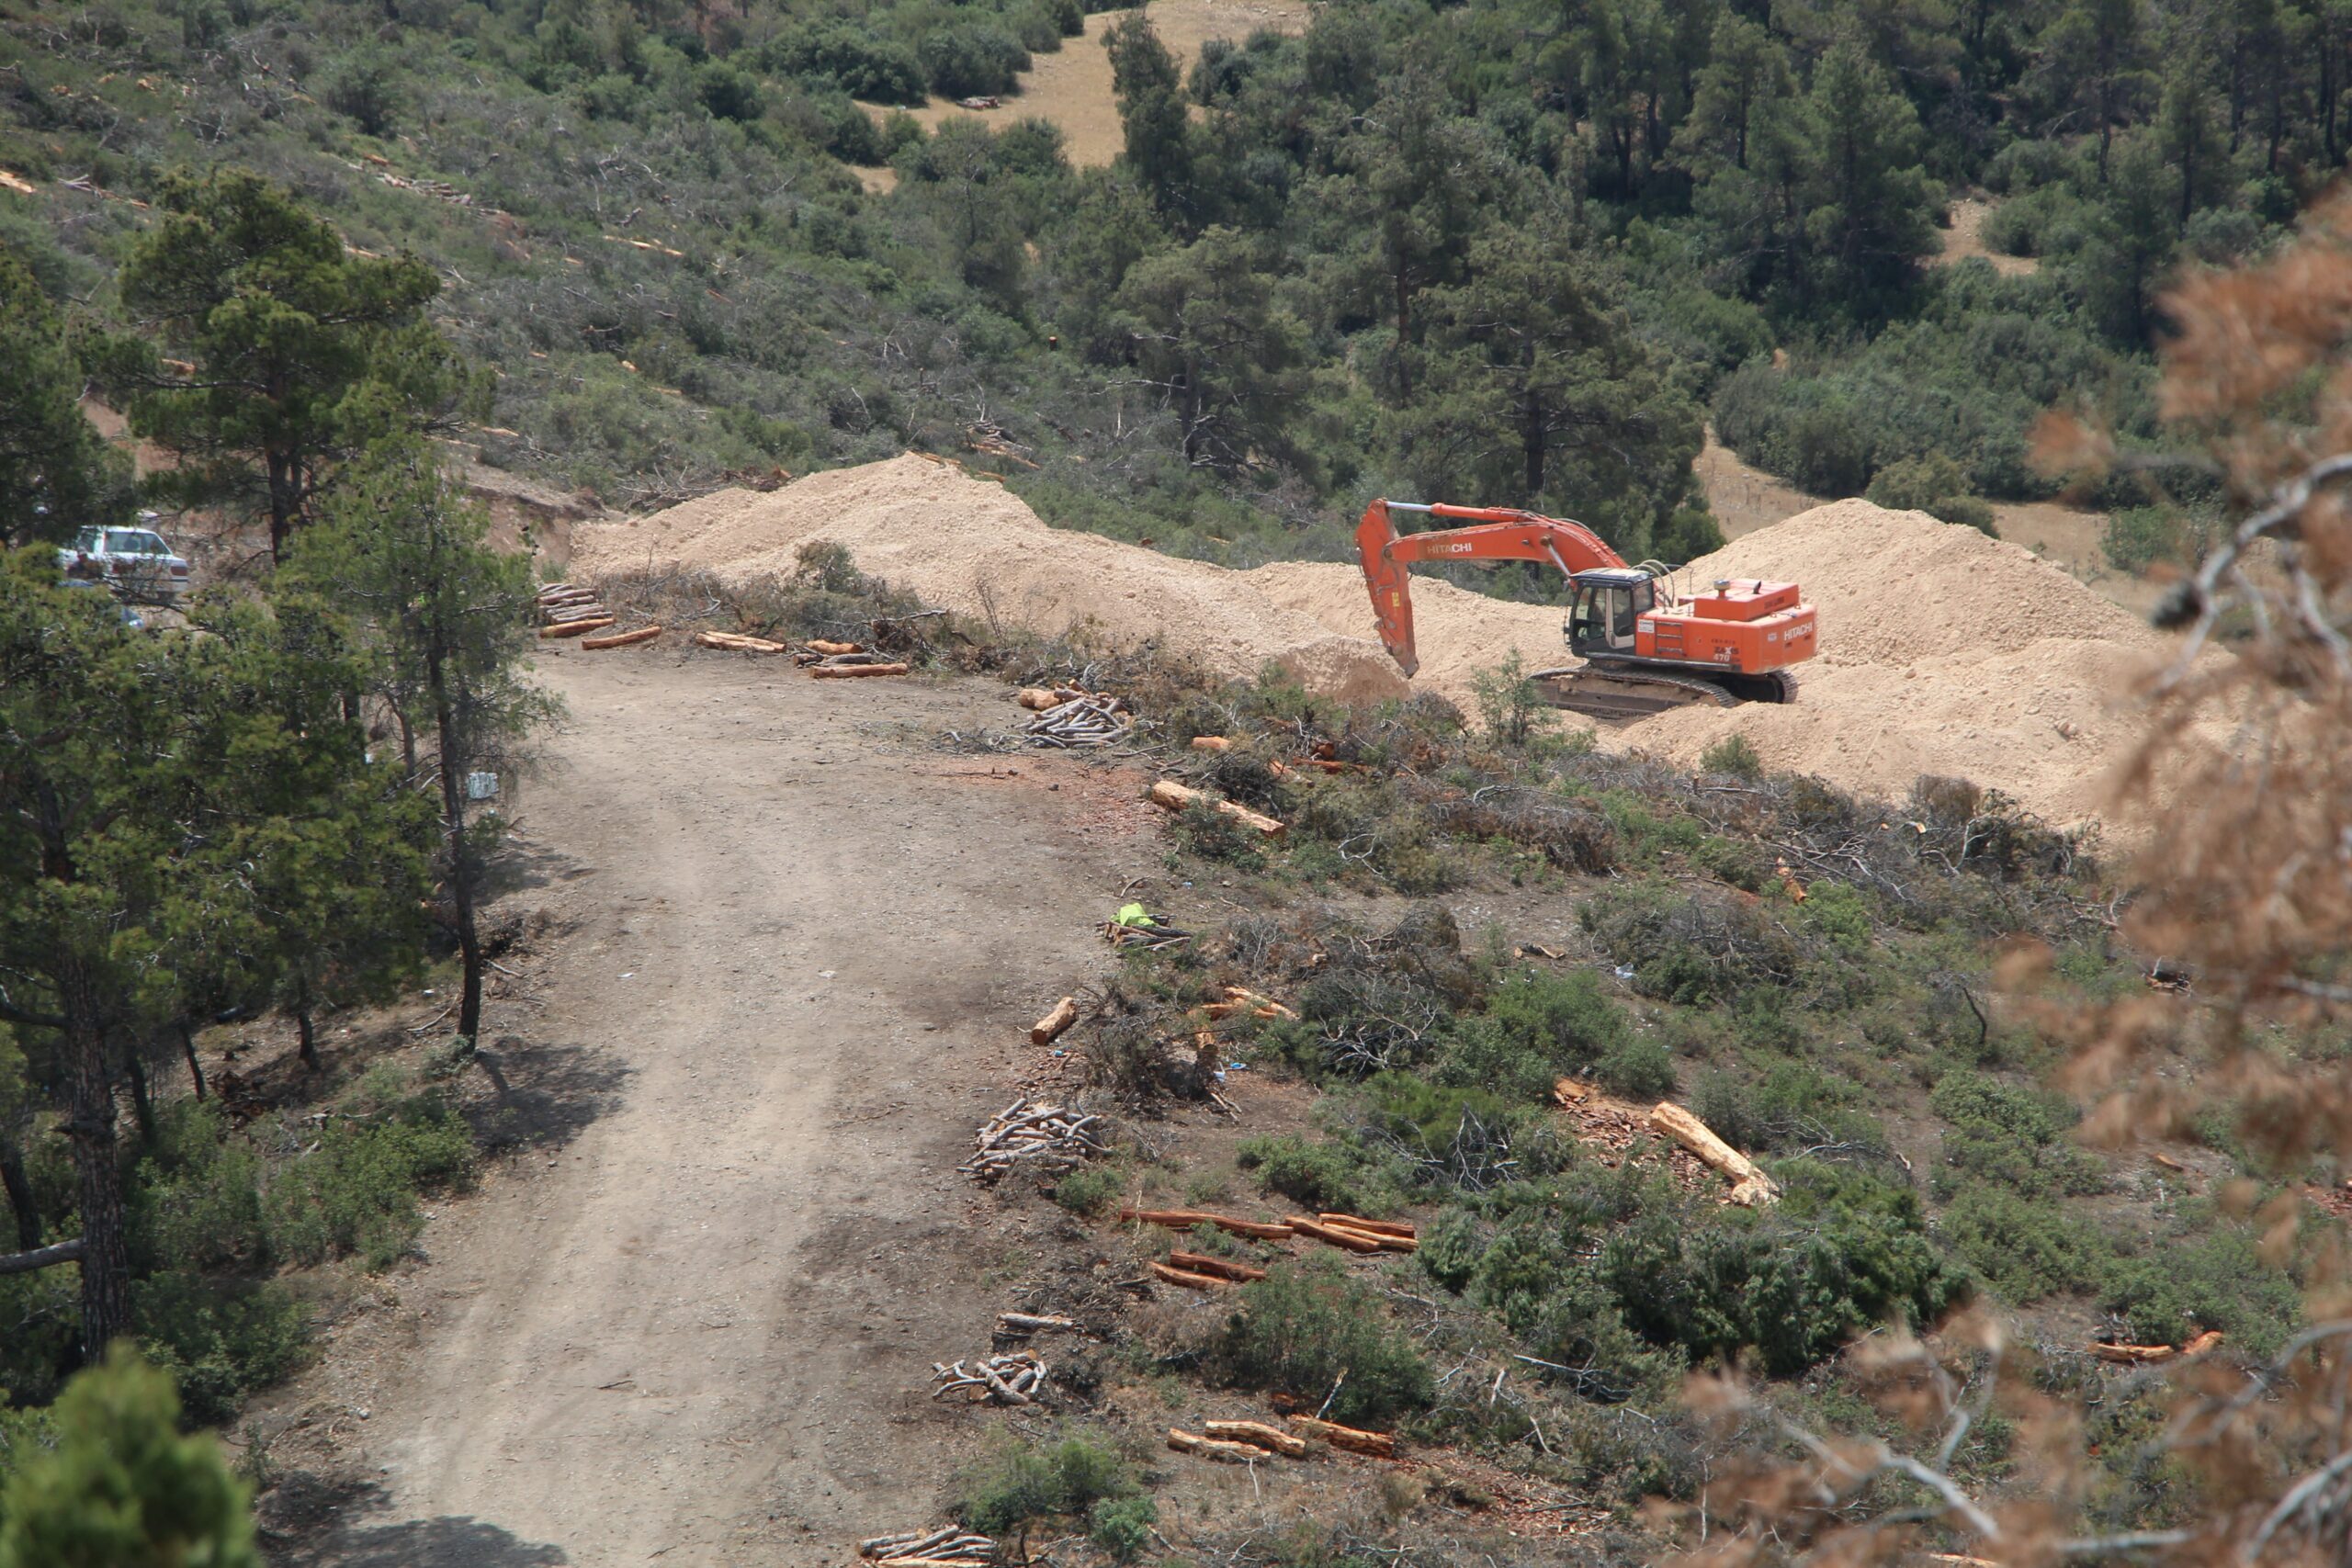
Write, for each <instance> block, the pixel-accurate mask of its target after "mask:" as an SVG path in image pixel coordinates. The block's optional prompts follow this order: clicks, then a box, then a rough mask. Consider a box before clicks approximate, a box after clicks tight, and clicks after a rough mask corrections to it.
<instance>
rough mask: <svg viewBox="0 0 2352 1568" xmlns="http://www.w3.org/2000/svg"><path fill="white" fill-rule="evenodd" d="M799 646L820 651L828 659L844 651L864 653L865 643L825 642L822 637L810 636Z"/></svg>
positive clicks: (837, 656) (812, 650) (838, 655)
mask: <svg viewBox="0 0 2352 1568" xmlns="http://www.w3.org/2000/svg"><path fill="white" fill-rule="evenodd" d="M800 646H801V647H803V648H805V649H808V650H809V652H811V653H821V654H823V655H824V656H825V657H826V658H828V659H836V658H839V657H840V656H841V655H842V654H844V653H864V652H865V644H863V643H855V642H827V641H826V640H825V639H824V638H823V637H810V638H809V640H808V641H807V642H805V643H802V644H801V645H800Z"/></svg>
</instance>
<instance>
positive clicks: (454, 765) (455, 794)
mask: <svg viewBox="0 0 2352 1568" xmlns="http://www.w3.org/2000/svg"><path fill="white" fill-rule="evenodd" d="M430 666H431V670H432V679H433V686H434V690H435V704H434V719H435V725H436V727H437V728H438V729H439V731H440V740H441V757H440V765H441V826H442V831H443V832H444V833H445V834H446V835H447V838H448V840H449V901H450V903H451V904H452V905H453V906H454V907H455V908H456V910H457V916H458V961H459V963H460V964H462V965H463V967H464V971H465V977H464V979H463V981H462V982H461V985H462V989H461V990H460V991H459V993H458V1033H459V1034H461V1035H463V1036H465V1037H466V1038H467V1039H469V1040H471V1039H473V1038H474V1036H475V1035H476V1034H477V1033H478V1032H480V1031H481V969H482V963H481V935H480V934H479V933H478V932H477V931H475V929H474V872H473V865H472V863H471V861H470V860H469V858H468V856H467V854H466V795H465V787H464V782H463V781H462V780H461V779H460V778H459V777H458V768H459V766H460V765H461V762H462V759H461V758H460V757H459V756H458V717H457V713H456V710H455V709H454V708H453V707H452V706H451V705H450V703H449V699H448V696H447V694H446V693H444V692H442V690H441V660H440V656H439V655H438V654H437V653H435V655H434V656H433V657H432V659H431V660H430Z"/></svg>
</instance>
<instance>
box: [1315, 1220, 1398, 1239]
mask: <svg viewBox="0 0 2352 1568" xmlns="http://www.w3.org/2000/svg"><path fill="white" fill-rule="evenodd" d="M1315 1217H1316V1218H1317V1219H1318V1220H1321V1221H1322V1222H1323V1223H1324V1224H1327V1225H1344V1226H1346V1227H1347V1228H1348V1229H1349V1230H1351V1231H1363V1233H1364V1234H1365V1235H1397V1236H1403V1237H1404V1238H1405V1239H1406V1240H1407V1241H1410V1240H1412V1239H1413V1237H1414V1236H1415V1235H1417V1234H1418V1233H1417V1232H1416V1231H1415V1230H1414V1229H1413V1227H1412V1225H1411V1224H1410V1223H1408V1222H1407V1221H1404V1220H1365V1219H1359V1218H1357V1217H1356V1216H1355V1215H1353V1214H1317V1215H1316V1216H1315Z"/></svg>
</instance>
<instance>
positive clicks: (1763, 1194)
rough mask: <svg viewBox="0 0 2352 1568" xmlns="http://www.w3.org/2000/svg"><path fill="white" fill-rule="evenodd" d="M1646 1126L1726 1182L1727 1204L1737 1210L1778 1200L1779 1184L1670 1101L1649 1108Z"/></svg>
mask: <svg viewBox="0 0 2352 1568" xmlns="http://www.w3.org/2000/svg"><path fill="white" fill-rule="evenodd" d="M1650 1125H1651V1126H1652V1127H1653V1128H1655V1129H1657V1131H1658V1132H1661V1133H1663V1134H1666V1135H1667V1136H1668V1137H1669V1138H1672V1139H1673V1140H1674V1141H1675V1142H1676V1143H1678V1144H1680V1145H1682V1146H1683V1147H1684V1148H1686V1149H1689V1150H1690V1151H1691V1153H1692V1154H1694V1155H1697V1156H1699V1160H1700V1163H1701V1164H1702V1165H1704V1166H1706V1168H1708V1169H1710V1170H1712V1171H1713V1172H1714V1173H1715V1174H1716V1175H1718V1176H1720V1177H1722V1178H1723V1179H1724V1180H1726V1181H1728V1182H1730V1183H1731V1201H1733V1202H1735V1203H1737V1204H1738V1205H1739V1206H1740V1207H1742V1208H1745V1209H1754V1208H1762V1207H1766V1206H1769V1205H1770V1204H1773V1203H1777V1202H1779V1201H1781V1185H1780V1183H1779V1182H1777V1181H1774V1180H1773V1179H1771V1178H1770V1177H1769V1176H1767V1175H1765V1174H1764V1172H1763V1171H1762V1170H1761V1169H1759V1168H1758V1167H1757V1164H1756V1162H1755V1161H1754V1160H1751V1159H1749V1158H1748V1157H1747V1156H1746V1155H1744V1154H1741V1153H1740V1152H1739V1151H1738V1150H1737V1149H1736V1148H1733V1147H1732V1146H1731V1145H1729V1144H1726V1143H1724V1141H1723V1140H1722V1139H1721V1138H1718V1137H1716V1136H1715V1134H1714V1130H1713V1128H1711V1127H1709V1126H1708V1125H1707V1124H1706V1123H1705V1122H1702V1121H1700V1120H1699V1119H1698V1118H1697V1117H1696V1116H1693V1115H1691V1112H1689V1111H1685V1110H1683V1109H1682V1107H1680V1106H1679V1105H1677V1104H1675V1103H1674V1102H1673V1101H1672V1100H1659V1101H1658V1102H1657V1104H1656V1105H1654V1106H1652V1107H1651V1108H1650Z"/></svg>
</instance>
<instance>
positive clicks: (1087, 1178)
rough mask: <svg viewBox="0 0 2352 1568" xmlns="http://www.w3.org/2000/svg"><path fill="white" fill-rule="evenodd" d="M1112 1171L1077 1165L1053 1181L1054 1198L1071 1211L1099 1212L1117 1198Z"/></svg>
mask: <svg viewBox="0 0 2352 1568" xmlns="http://www.w3.org/2000/svg"><path fill="white" fill-rule="evenodd" d="M1118 1198H1119V1178H1118V1175H1117V1173H1116V1172H1114V1171H1109V1170H1104V1169H1103V1168H1101V1167H1100V1166H1093V1167H1080V1168H1079V1169H1077V1170H1073V1171H1071V1172H1070V1173H1069V1175H1068V1176H1065V1177H1063V1178H1062V1179H1060V1180H1059V1181H1057V1182H1055V1183H1054V1201H1055V1202H1057V1203H1059V1204H1060V1205H1061V1206H1062V1207H1063V1208H1065V1209H1068V1210H1069V1212H1070V1213H1073V1214H1099V1213H1103V1210H1105V1209H1108V1208H1109V1207H1110V1206H1111V1205H1112V1204H1113V1203H1114V1202H1116V1201H1118Z"/></svg>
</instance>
